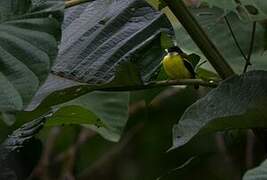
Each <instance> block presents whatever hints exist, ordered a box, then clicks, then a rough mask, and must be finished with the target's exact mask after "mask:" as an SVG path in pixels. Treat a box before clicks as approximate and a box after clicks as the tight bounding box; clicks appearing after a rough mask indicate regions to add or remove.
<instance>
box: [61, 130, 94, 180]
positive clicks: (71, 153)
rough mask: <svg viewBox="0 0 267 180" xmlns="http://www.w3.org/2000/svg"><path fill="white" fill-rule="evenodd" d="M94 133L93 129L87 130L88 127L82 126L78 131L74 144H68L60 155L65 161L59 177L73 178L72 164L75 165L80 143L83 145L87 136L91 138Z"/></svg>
mask: <svg viewBox="0 0 267 180" xmlns="http://www.w3.org/2000/svg"><path fill="white" fill-rule="evenodd" d="M95 135H96V133H95V132H94V131H91V130H89V129H88V128H83V129H82V130H81V131H80V133H79V136H78V138H77V141H76V142H75V144H74V145H72V146H70V147H69V149H68V150H67V151H66V152H65V153H64V156H62V157H63V160H65V162H64V168H63V171H62V175H61V178H60V179H62V180H75V177H74V174H73V173H74V166H75V161H76V156H77V152H78V151H79V149H80V147H81V145H83V144H84V143H85V142H86V141H87V140H88V139H89V138H92V137H94V136H95Z"/></svg>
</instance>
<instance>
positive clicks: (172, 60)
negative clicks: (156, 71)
mask: <svg viewBox="0 0 267 180" xmlns="http://www.w3.org/2000/svg"><path fill="white" fill-rule="evenodd" d="M167 53H168V54H167V55H166V56H165V57H164V58H163V60H162V64H163V68H164V70H165V72H166V74H167V75H168V77H169V78H170V79H192V78H195V77H196V73H195V71H194V68H193V66H192V64H191V63H190V62H189V61H188V60H187V59H186V57H187V55H186V54H185V53H184V52H183V51H182V50H181V49H180V48H179V47H177V46H173V47H171V48H169V49H167ZM195 88H196V89H197V88H198V85H195Z"/></svg>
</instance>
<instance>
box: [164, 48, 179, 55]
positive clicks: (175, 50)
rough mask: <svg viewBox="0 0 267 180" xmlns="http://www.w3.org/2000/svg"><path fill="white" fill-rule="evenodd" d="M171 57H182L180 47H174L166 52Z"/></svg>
mask: <svg viewBox="0 0 267 180" xmlns="http://www.w3.org/2000/svg"><path fill="white" fill-rule="evenodd" d="M165 51H166V52H167V53H168V54H169V55H177V54H178V55H181V54H183V51H182V50H181V49H180V48H179V47H178V46H172V47H170V48H168V49H166V50H165Z"/></svg>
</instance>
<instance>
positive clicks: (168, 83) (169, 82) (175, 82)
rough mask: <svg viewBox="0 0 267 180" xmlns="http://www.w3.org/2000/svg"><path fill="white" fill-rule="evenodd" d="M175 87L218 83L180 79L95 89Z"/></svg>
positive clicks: (209, 85) (215, 83)
mask: <svg viewBox="0 0 267 180" xmlns="http://www.w3.org/2000/svg"><path fill="white" fill-rule="evenodd" d="M175 85H200V86H205V87H212V88H214V87H217V86H218V83H217V82H214V81H209V82H208V81H203V80H201V79H180V80H165V81H152V82H149V83H147V84H145V85H143V84H141V85H132V86H131V85H130V86H115V87H105V86H104V87H99V88H95V90H98V91H134V90H144V89H152V88H158V87H167V86H175Z"/></svg>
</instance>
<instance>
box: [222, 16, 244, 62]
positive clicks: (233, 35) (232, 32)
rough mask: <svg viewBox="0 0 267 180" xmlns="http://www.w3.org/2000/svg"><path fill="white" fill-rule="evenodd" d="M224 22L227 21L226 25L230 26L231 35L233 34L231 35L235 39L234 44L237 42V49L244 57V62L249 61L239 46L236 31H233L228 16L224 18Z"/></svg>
mask: <svg viewBox="0 0 267 180" xmlns="http://www.w3.org/2000/svg"><path fill="white" fill-rule="evenodd" d="M224 20H225V22H226V24H227V26H228V29H229V31H230V33H231V35H232V38H233V40H234V42H235V45H236V47H237V48H238V50H239V51H240V53H241V55H242V56H243V58H244V60H245V61H247V56H246V55H245V53H244V51H243V50H242V48H241V47H240V45H239V43H238V40H237V38H236V36H235V33H234V31H233V29H232V27H231V24H230V22H229V20H228V18H227V17H226V16H224Z"/></svg>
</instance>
